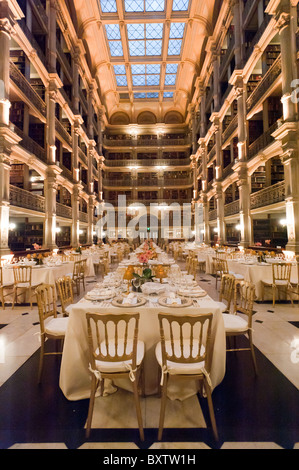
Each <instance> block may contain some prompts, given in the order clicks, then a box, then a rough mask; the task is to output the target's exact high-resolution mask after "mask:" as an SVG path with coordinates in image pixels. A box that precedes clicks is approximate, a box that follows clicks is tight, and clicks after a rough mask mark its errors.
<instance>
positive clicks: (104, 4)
mask: <svg viewBox="0 0 299 470" xmlns="http://www.w3.org/2000/svg"><path fill="white" fill-rule="evenodd" d="M100 3H101V9H102V12H103V13H116V12H117V7H116V0H101V2H100Z"/></svg>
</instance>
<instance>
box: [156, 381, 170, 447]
mask: <svg viewBox="0 0 299 470" xmlns="http://www.w3.org/2000/svg"><path fill="white" fill-rule="evenodd" d="M167 382H168V377H167V374H165V375H164V383H163V385H162V397H161V409H160V421H159V432H158V441H161V439H162V433H163V426H164V418H165V409H166V401H167Z"/></svg>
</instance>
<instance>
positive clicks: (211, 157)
mask: <svg viewBox="0 0 299 470" xmlns="http://www.w3.org/2000/svg"><path fill="white" fill-rule="evenodd" d="M215 155H216V144H215V145H214V147H212V149H211V150H210V152H209V153H208V156H207V162H208V163H209V162H210V161H211V160H212V159H213V158H214V156H215Z"/></svg>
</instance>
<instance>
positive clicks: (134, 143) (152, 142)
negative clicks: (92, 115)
mask: <svg viewBox="0 0 299 470" xmlns="http://www.w3.org/2000/svg"><path fill="white" fill-rule="evenodd" d="M103 145H105V146H106V147H163V146H169V145H173V146H178V145H190V138H189V137H185V138H182V139H180V138H178V139H165V138H161V139H140V140H137V139H107V138H106V137H104V139H103Z"/></svg>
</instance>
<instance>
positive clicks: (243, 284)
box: [234, 281, 255, 327]
mask: <svg viewBox="0 0 299 470" xmlns="http://www.w3.org/2000/svg"><path fill="white" fill-rule="evenodd" d="M254 299H255V285H254V284H253V283H251V282H247V281H235V289H234V313H237V312H240V313H243V314H245V315H247V317H248V326H249V327H251V322H252V312H253V302H254Z"/></svg>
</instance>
